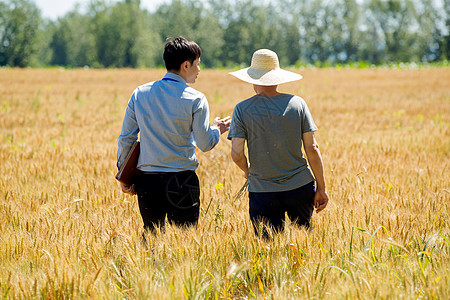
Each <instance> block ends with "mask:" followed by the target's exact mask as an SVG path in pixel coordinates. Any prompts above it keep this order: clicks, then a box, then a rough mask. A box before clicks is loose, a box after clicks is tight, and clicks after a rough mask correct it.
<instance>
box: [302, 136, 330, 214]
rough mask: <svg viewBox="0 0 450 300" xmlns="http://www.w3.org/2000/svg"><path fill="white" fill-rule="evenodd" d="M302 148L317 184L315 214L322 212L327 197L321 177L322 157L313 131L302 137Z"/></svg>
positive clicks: (323, 180) (323, 179)
mask: <svg viewBox="0 0 450 300" xmlns="http://www.w3.org/2000/svg"><path fill="white" fill-rule="evenodd" d="M302 140H303V147H304V148H305V152H306V156H307V158H308V163H309V166H310V167H311V169H312V172H313V173H314V177H315V179H316V183H317V191H316V195H315V196H314V207H315V208H316V212H320V211H322V210H323V209H324V208H325V207H326V206H327V204H328V195H327V192H326V188H325V178H324V175H323V163H322V156H321V154H320V150H319V144H317V141H316V139H315V137H314V131H310V132H305V133H304V134H303V136H302Z"/></svg>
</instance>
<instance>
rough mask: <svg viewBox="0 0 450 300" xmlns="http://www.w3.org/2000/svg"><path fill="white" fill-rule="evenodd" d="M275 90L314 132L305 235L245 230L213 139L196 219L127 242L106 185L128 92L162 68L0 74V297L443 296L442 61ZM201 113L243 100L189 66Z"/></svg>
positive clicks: (125, 215) (447, 260)
mask: <svg viewBox="0 0 450 300" xmlns="http://www.w3.org/2000/svg"><path fill="white" fill-rule="evenodd" d="M295 71H296V72H299V73H301V74H302V75H303V76H304V78H303V79H302V80H301V81H298V82H295V83H289V84H285V85H282V86H280V88H279V90H280V91H282V92H288V93H294V94H297V95H300V96H301V97H303V98H304V99H305V101H306V102H307V104H308V106H309V108H310V110H311V113H312V115H313V118H314V120H315V122H316V124H317V126H318V127H319V131H318V132H317V134H316V138H317V140H318V143H319V145H320V149H321V152H322V156H323V160H324V167H325V179H326V182H327V191H328V194H329V196H330V203H329V205H328V207H327V208H326V209H325V210H324V211H323V212H321V213H320V214H314V215H313V230H312V231H306V230H305V229H302V228H293V227H287V228H286V230H285V232H283V233H282V234H279V235H276V236H275V237H274V240H273V241H272V242H266V241H263V240H260V239H258V238H256V237H254V235H253V229H252V227H251V224H250V221H249V216H248V198H247V194H244V195H243V196H241V197H237V198H235V194H236V193H237V192H238V190H239V189H240V188H241V186H242V185H243V183H244V181H245V179H244V177H243V175H242V173H241V172H240V171H239V169H238V168H237V167H236V166H235V165H234V164H233V163H232V161H231V158H230V155H229V152H230V142H229V141H228V140H227V139H226V136H222V137H221V141H220V143H219V144H218V145H217V147H216V148H215V149H213V150H212V151H210V152H207V153H202V152H200V151H199V150H198V152H197V154H198V159H199V161H200V167H199V169H198V171H197V173H198V176H199V178H200V185H201V201H202V204H201V214H200V220H199V226H198V228H197V229H189V230H182V229H180V228H176V227H171V226H167V228H166V232H165V233H158V234H157V235H156V237H150V248H149V249H148V250H147V249H146V248H144V247H143V246H142V245H141V243H140V236H141V232H142V220H141V217H140V214H139V210H138V205H137V199H136V197H135V196H134V197H133V196H129V195H125V194H123V193H122V192H121V191H120V188H119V185H118V183H117V182H116V180H115V179H114V175H115V172H116V167H115V164H116V151H117V137H118V135H119V133H120V129H121V125H122V118H123V115H124V112H125V108H126V105H127V102H128V98H129V96H130V95H131V92H132V91H133V89H134V88H135V87H137V86H138V85H140V84H143V83H146V82H148V81H153V80H157V79H160V78H161V77H162V76H163V74H164V70H127V69H125V70H84V69H77V70H59V69H50V70H36V69H1V70H0V171H1V176H0V296H1V297H3V298H4V299H91V298H92V299H448V298H449V297H450V230H449V229H450V226H449V224H450V201H449V200H450V172H449V167H450V157H449V155H450V129H449V123H450V68H420V69H415V70H400V69H383V68H377V69H360V70H357V69H301V70H295ZM193 87H194V88H196V89H198V90H200V91H202V92H204V93H205V94H206V96H207V98H208V100H209V103H210V110H211V119H213V118H214V117H216V116H220V117H224V116H227V115H230V114H231V113H232V110H233V107H234V105H235V104H236V103H238V102H239V101H241V100H243V99H245V98H247V97H249V96H251V95H252V94H253V90H252V87H251V86H250V85H249V84H246V83H244V82H240V81H238V80H237V79H235V78H234V77H232V76H230V75H228V74H227V71H226V70H202V71H201V73H200V76H199V78H198V81H197V83H196V84H194V85H193Z"/></svg>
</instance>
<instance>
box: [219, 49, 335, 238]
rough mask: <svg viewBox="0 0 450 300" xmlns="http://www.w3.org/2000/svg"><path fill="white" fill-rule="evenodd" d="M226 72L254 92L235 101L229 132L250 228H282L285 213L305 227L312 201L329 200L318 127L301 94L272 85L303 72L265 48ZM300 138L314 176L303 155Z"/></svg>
mask: <svg viewBox="0 0 450 300" xmlns="http://www.w3.org/2000/svg"><path fill="white" fill-rule="evenodd" d="M231 74H232V75H234V76H236V77H237V78H239V79H241V80H243V81H245V82H249V83H252V84H253V88H254V90H255V92H256V95H254V96H253V97H251V98H249V99H247V100H244V101H242V102H240V103H239V104H237V105H236V107H235V109H234V111H233V119H232V122H231V128H230V132H229V134H228V138H229V139H231V140H232V146H231V156H232V159H233V161H234V162H235V163H236V164H237V165H238V167H239V168H241V169H242V171H244V175H245V177H246V178H248V190H249V200H250V203H249V212H250V218H251V221H252V223H253V226H254V228H255V232H256V233H257V234H262V235H263V236H264V237H266V238H267V237H268V231H267V230H265V229H264V228H263V231H261V226H260V225H261V223H263V224H265V225H269V227H271V228H272V229H273V230H275V231H281V230H282V229H283V226H284V224H283V223H284V220H285V213H287V214H288V216H289V218H290V219H291V220H292V221H293V223H294V224H297V225H304V226H307V227H308V226H309V222H310V218H311V216H312V213H313V211H314V207H315V208H316V212H320V211H321V210H323V209H324V208H325V206H326V205H327V203H328V195H327V193H326V189H325V179H324V175H323V164H322V158H321V154H320V151H319V147H318V144H317V142H316V140H315V138H314V131H316V130H317V127H316V125H315V124H314V121H313V119H312V116H311V113H310V112H309V109H308V106H307V105H306V103H305V101H304V100H303V99H302V98H300V97H298V96H294V95H290V94H283V93H279V92H278V91H277V85H279V84H282V83H285V82H290V81H294V80H299V79H301V78H302V76H301V75H299V74H296V73H293V72H289V71H286V70H282V69H280V67H279V62H278V56H277V55H276V53H275V52H273V51H270V50H267V49H261V50H258V51H256V52H255V53H254V54H253V58H252V63H251V67H250V68H246V69H242V70H239V71H236V72H232V73H231ZM245 141H247V147H248V156H249V163H248V161H247V157H246V155H245V152H244V144H245ZM302 142H303V146H304V149H305V153H306V156H307V159H308V162H309V167H310V168H311V169H312V172H313V173H314V177H313V174H312V173H311V171H310V169H309V167H308V162H307V160H306V159H305V158H304V157H303V155H302ZM314 180H315V181H316V184H317V187H315V185H314Z"/></svg>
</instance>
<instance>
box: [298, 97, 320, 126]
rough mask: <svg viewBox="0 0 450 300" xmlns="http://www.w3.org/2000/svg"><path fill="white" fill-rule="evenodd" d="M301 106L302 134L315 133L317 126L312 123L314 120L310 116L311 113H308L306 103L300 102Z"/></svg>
mask: <svg viewBox="0 0 450 300" xmlns="http://www.w3.org/2000/svg"><path fill="white" fill-rule="evenodd" d="M302 106H303V118H302V133H305V132H310V131H317V126H316V124H315V123H314V120H313V118H312V116H311V112H310V111H309V108H308V105H306V102H305V101H303V100H302Z"/></svg>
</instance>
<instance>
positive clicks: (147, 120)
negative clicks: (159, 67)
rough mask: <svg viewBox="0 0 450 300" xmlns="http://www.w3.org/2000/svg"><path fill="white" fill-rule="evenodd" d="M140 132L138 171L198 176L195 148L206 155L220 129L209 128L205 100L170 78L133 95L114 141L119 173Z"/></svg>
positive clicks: (174, 76)
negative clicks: (116, 140)
mask: <svg viewBox="0 0 450 300" xmlns="http://www.w3.org/2000/svg"><path fill="white" fill-rule="evenodd" d="M139 132H140V142H141V152H140V156H139V161H138V169H140V170H141V171H146V172H179V171H185V170H196V169H197V167H198V161H197V158H196V156H195V148H196V146H197V147H198V148H199V149H200V150H202V151H205V152H206V151H209V150H211V149H212V148H214V146H216V145H217V143H218V142H219V137H220V131H219V128H217V127H215V126H210V123H209V107H208V102H207V100H206V97H205V95H204V94H202V93H201V92H199V91H197V90H195V89H193V88H191V87H190V86H188V85H187V84H186V81H185V80H184V79H183V77H181V76H179V75H177V74H174V73H170V72H168V73H166V75H165V76H164V78H163V79H162V80H158V81H154V82H149V83H147V84H144V85H141V86H139V87H138V88H136V89H135V90H134V92H133V94H132V95H131V98H130V100H129V102H128V106H127V109H126V112H125V117H124V120H123V125H122V131H121V134H120V136H119V141H118V144H119V150H118V151H117V167H118V168H119V167H120V166H121V164H122V163H123V161H124V160H125V157H126V156H127V154H128V152H129V151H130V149H131V146H132V145H133V143H134V141H136V140H137V138H138V133H139Z"/></svg>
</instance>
